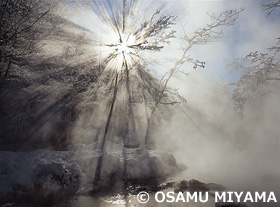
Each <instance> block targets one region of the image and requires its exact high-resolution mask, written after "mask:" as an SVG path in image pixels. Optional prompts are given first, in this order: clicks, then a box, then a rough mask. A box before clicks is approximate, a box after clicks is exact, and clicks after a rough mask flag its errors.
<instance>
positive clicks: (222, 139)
mask: <svg viewBox="0 0 280 207" xmlns="http://www.w3.org/2000/svg"><path fill="white" fill-rule="evenodd" d="M261 3H266V2H262V1H260V2H259V4H255V2H253V1H236V2H230V1H206V2H203V3H202V2H201V1H197V2H195V1H167V2H166V1H127V2H126V1H97V2H91V1H81V2H80V1H79V2H74V3H73V2H72V3H71V2H70V3H68V2H60V1H59V3H58V4H57V5H56V6H55V7H54V8H55V9H53V10H52V12H51V14H50V16H48V17H47V18H46V19H44V18H43V20H42V22H40V21H41V17H40V19H38V21H39V22H40V24H38V28H37V27H36V30H34V34H36V35H34V40H33V39H32V38H30V39H28V38H27V37H28V36H29V32H26V33H24V34H23V35H22V34H21V35H22V36H23V37H24V38H23V39H19V40H18V39H16V40H15V42H20V43H21V42H26V41H27V40H28V41H30V42H28V43H30V45H32V46H29V47H30V48H31V49H30V48H29V47H28V48H27V47H26V46H25V45H24V46H22V48H21V47H20V50H19V52H18V53H20V55H18V53H15V54H16V55H15V54H14V53H13V55H10V53H11V52H10V49H6V45H4V46H5V47H4V46H3V48H4V49H3V54H5V55H3V58H2V53H1V67H2V66H3V67H2V68H3V71H4V70H5V68H7V69H6V73H5V72H2V71H0V72H1V73H0V75H1V86H0V97H1V99H0V107H1V118H0V123H1V127H0V129H1V130H0V132H1V133H0V135H1V136H0V142H1V148H0V149H1V151H0V153H1V160H0V163H1V165H2V167H0V170H1V173H2V174H1V175H3V183H4V184H3V186H4V187H3V188H2V191H3V192H4V193H6V194H5V195H6V196H2V197H3V199H2V198H1V199H0V201H1V202H3V205H5V204H6V203H8V202H12V201H10V200H9V197H8V196H7V195H8V193H11V192H12V193H11V194H9V195H13V196H15V198H17V196H18V194H17V193H18V190H20V191H24V192H25V191H28V189H33V188H34V189H35V190H34V192H33V191H32V193H34V194H36V193H38V195H37V194H36V195H37V196H38V198H42V201H43V202H44V199H46V200H48V198H49V197H51V198H53V196H54V195H55V194H56V192H58V189H63V190H64V191H63V192H66V193H65V194H62V195H59V196H58V197H59V198H60V199H61V200H62V202H66V201H65V198H66V197H67V196H68V195H69V197H71V198H74V197H75V198H77V200H76V201H74V199H72V200H71V201H68V202H69V205H70V204H71V205H73V206H77V205H82V206H86V205H92V204H94V205H100V206H106V205H107V204H105V203H106V202H105V203H104V197H107V196H109V197H110V196H112V197H114V196H115V194H114V193H119V194H123V197H124V198H122V201H125V202H128V200H129V199H131V198H132V197H135V195H136V193H138V191H139V190H141V189H144V190H145V189H148V190H151V189H156V190H158V189H164V188H163V187H162V186H165V185H166V186H168V182H169V181H170V182H173V183H172V188H174V189H176V186H178V185H179V184H178V183H180V182H182V181H186V182H188V181H190V180H192V179H195V180H197V181H199V182H202V183H203V184H205V185H207V184H209V183H214V185H217V186H219V185H222V186H225V187H226V188H227V189H228V190H238V191H246V190H249V191H275V193H277V195H278V194H279V193H280V192H279V189H278V188H277V187H278V186H279V184H280V183H279V182H280V166H279V161H280V150H279V148H280V132H279V121H280V112H279V109H278V105H279V103H280V94H279V87H280V85H279V83H278V82H279V78H278V77H279V41H278V42H277V39H275V38H276V37H277V35H278V34H279V32H280V30H279V28H278V24H279V17H278V16H277V14H274V13H272V14H271V15H270V16H267V14H266V10H262V9H261V8H262V7H261ZM143 14H145V15H143ZM36 21H37V20H36ZM260 23H261V24H262V25H263V28H264V29H260V26H259V24H260ZM35 25H36V24H35ZM50 25H51V26H52V27H51V26H50ZM36 26H37V25H36ZM50 28H51V29H50ZM16 31H17V30H16ZM37 31H40V32H37ZM45 32H46V33H47V35H45ZM7 34H9V33H7ZM25 36H26V37H25ZM35 37H36V38H35ZM1 38H2V37H1ZM4 38H5V37H4V36H3V38H2V39H4ZM11 38H13V36H11ZM4 40H5V39H4ZM4 40H3V42H4ZM5 41H6V40H5ZM7 42H8V41H7ZM275 42H276V43H275ZM9 44H10V42H9ZM7 45H8V43H7ZM18 45H20V44H16V46H15V45H13V44H11V45H8V46H7V48H13V50H15V51H17V50H18V48H17V47H18ZM1 47H2V46H1ZM269 47H272V49H267V48H269ZM28 49H30V51H28V52H27V54H26V55H23V52H22V51H24V50H28ZM255 51H261V52H260V53H257V52H256V53H254V52H255ZM262 51H263V52H262ZM1 52H2V49H1ZM251 52H253V55H252V56H250V55H248V54H250V53H251ZM14 56H15V57H16V58H14ZM11 57H13V58H11ZM9 58H10V59H9ZM242 58H243V59H242ZM250 58H260V59H258V61H259V60H260V61H263V62H262V63H261V64H259V65H257V66H256V64H257V63H258V62H257V61H255V59H250ZM262 58H263V59H262ZM266 58H267V59H266ZM242 61H243V62H242ZM233 62H234V63H236V64H235V65H234V66H233V67H235V68H232V69H233V70H234V71H233V72H232V73H230V68H229V66H228V65H229V64H231V63H233ZM244 62H245V64H244ZM238 63H240V64H238ZM10 65H12V66H11V70H10ZM263 65H264V66H263ZM262 67H263V68H264V69H266V70H260V71H261V72H259V71H257V72H255V71H254V70H253V69H256V68H257V69H258V68H261V69H262ZM1 70H2V69H1ZM250 70H252V71H250ZM244 71H245V72H244ZM246 71H249V72H248V74H249V75H248V74H246ZM262 71H268V72H267V73H265V72H262ZM8 72H9V73H8ZM7 74H8V75H7ZM246 75H247V76H246ZM254 75H255V76H254ZM242 78H244V79H242ZM246 78H247V79H246ZM250 78H251V79H250ZM244 80H245V81H244ZM242 84H244V85H242ZM251 86H252V88H250V87H251ZM246 87H247V88H246ZM242 90H244V91H242ZM236 94H237V95H239V96H236ZM236 97H237V98H236ZM238 101H239V102H238ZM238 104H239V105H238ZM21 157H23V158H24V159H22V160H21V159H20V158H21ZM6 160H7V162H6ZM17 160H19V161H17ZM22 166H28V167H26V169H24V170H23V171H22V172H20V170H19V169H22V168H23V167H22ZM27 168H28V170H27ZM10 175H12V176H10ZM20 175H21V176H20ZM22 178H24V179H22ZM18 183H20V184H19V185H17V184H18ZM33 184H34V185H33ZM169 184H170V183H169ZM11 186H23V187H18V188H13V187H11ZM24 186H28V187H24ZM151 186H152V187H151ZM219 187H221V186H219ZM36 188H38V189H39V190H38V192H36ZM134 188H135V189H136V190H135V189H134ZM10 189H12V190H10ZM22 189H24V190H22ZM137 189H138V191H137ZM164 190H165V189H164ZM2 191H0V193H1V192H2ZM10 191H11V192H10ZM99 191H100V192H99ZM151 191H152V190H151ZM153 191H155V190H153ZM3 192H2V194H3V195H4V193H3ZM40 192H43V197H40V196H41V195H39V194H40ZM68 193H69V194H68ZM2 194H0V195H2ZM44 195H48V196H49V197H48V196H44ZM114 198H116V197H114ZM21 199H22V198H21V197H20V198H19V202H21ZM102 199H103V200H102ZM110 199H111V198H109V200H110ZM15 200H16V199H15ZM22 200H24V201H25V202H26V200H27V202H29V200H30V197H28V196H27V198H25V197H24V199H22ZM31 200H32V199H31ZM39 200H40V199H39ZM49 200H51V199H49ZM54 200H55V202H56V201H57V200H59V199H57V200H56V199H54ZM17 202H18V200H17ZM34 202H35V201H34ZM43 202H42V203H43ZM55 202H54V203H55ZM71 202H72V203H71ZM75 202H76V203H75ZM35 203H36V202H35ZM126 204H127V203H125V205H126ZM1 205H2V203H1ZM120 205H121V204H120ZM155 205H156V204H155ZM157 205H158V204H157ZM207 205H208V206H209V204H205V206H207ZM211 205H212V204H211Z"/></svg>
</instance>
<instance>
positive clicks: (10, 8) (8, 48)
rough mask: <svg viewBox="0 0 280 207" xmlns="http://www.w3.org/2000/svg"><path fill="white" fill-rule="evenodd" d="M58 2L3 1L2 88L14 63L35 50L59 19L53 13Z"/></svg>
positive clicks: (0, 12)
mask: <svg viewBox="0 0 280 207" xmlns="http://www.w3.org/2000/svg"><path fill="white" fill-rule="evenodd" d="M59 3H60V1H59V0H54V1H53V0H48V1H44V0H30V1H24V0H3V1H0V63H1V65H0V67H1V68H0V79H1V80H0V91H1V89H2V87H3V84H4V81H5V80H6V78H7V76H8V74H9V70H10V69H11V65H12V63H17V62H19V61H20V60H21V59H22V58H24V57H26V55H28V54H30V53H32V52H33V51H34V45H35V44H36V43H37V42H38V41H39V39H42V38H44V37H46V36H47V35H48V34H49V33H50V32H51V31H52V29H53V28H54V26H55V25H57V24H58V23H59V22H60V21H58V19H56V20H55V17H54V15H53V13H52V11H53V10H54V9H55V8H56V7H57V6H58V4H59Z"/></svg>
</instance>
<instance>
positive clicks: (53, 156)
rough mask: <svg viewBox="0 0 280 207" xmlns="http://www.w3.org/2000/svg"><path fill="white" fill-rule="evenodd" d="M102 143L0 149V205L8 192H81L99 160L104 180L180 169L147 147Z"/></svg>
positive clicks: (168, 157) (170, 158)
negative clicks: (64, 147) (53, 148)
mask: <svg viewBox="0 0 280 207" xmlns="http://www.w3.org/2000/svg"><path fill="white" fill-rule="evenodd" d="M101 146H102V143H101V142H95V143H92V144H89V145H85V144H76V145H71V146H69V147H68V150H67V151H51V150H46V149H41V150H34V151H29V152H10V151H9V152H8V151H0V166H1V167H0V198H1V199H0V204H1V203H3V202H11V201H8V200H6V201H5V198H6V197H9V196H10V195H13V196H16V197H17V196H20V195H23V194H25V193H28V192H29V191H30V190H36V189H40V190H44V191H48V190H51V191H59V190H61V189H67V190H69V189H70V190H73V191H74V192H82V191H83V189H86V188H88V186H90V185H91V186H92V181H93V179H94V175H95V169H96V166H97V163H98V162H99V161H100V160H102V168H101V177H100V179H101V180H103V181H105V182H106V181H107V180H108V179H110V177H112V176H117V177H119V178H120V179H123V178H124V176H125V178H126V179H135V180H138V181H139V180H145V179H150V178H167V177H169V176H171V175H172V174H174V173H176V172H178V171H179V170H180V168H179V167H178V165H177V163H176V160H175V158H174V157H173V155H172V154H170V153H166V152H160V151H154V150H147V149H146V148H145V147H144V146H142V145H141V146H140V147H139V148H124V147H123V145H122V144H113V143H109V142H107V143H105V146H104V150H102V147H101ZM101 156H102V159H100V158H101ZM124 171H125V172H126V173H125V174H124V173H123V172H124Z"/></svg>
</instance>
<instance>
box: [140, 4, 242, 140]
mask: <svg viewBox="0 0 280 207" xmlns="http://www.w3.org/2000/svg"><path fill="white" fill-rule="evenodd" d="M243 10H244V8H241V9H240V10H228V11H225V12H223V13H221V14H219V15H216V14H210V15H209V16H210V18H211V22H210V23H207V24H205V26H203V27H201V28H198V29H196V30H195V31H194V33H193V34H192V35H190V36H188V35H187V34H186V32H185V26H184V28H183V29H184V37H183V42H184V43H183V46H182V55H181V57H180V59H178V60H177V61H176V62H175V64H174V66H173V67H172V68H170V70H169V74H168V75H167V78H166V79H163V80H162V81H161V86H160V90H159V94H157V96H156V98H155V101H154V103H153V105H152V109H151V115H150V117H149V118H148V127H147V131H146V136H145V143H147V139H148V135H149V130H150V124H151V120H152V118H153V114H154V112H155V111H156V109H157V108H158V106H159V105H160V104H171V105H173V104H174V103H178V102H174V101H171V102H167V103H166V102H164V103H163V102H162V99H163V98H164V97H166V94H168V93H169V94H172V93H173V94H174V90H172V89H170V88H169V89H168V82H169V80H170V79H171V78H172V77H173V75H174V74H175V73H177V72H179V71H180V69H181V68H182V66H183V65H184V64H185V63H191V64H192V65H193V68H194V69H196V68H197V67H203V68H204V67H205V62H203V61H200V60H197V59H194V58H193V57H191V55H190V54H189V50H190V49H191V48H193V47H194V46H197V45H204V44H207V43H209V42H212V41H213V40H215V39H218V38H222V37H223V30H222V29H220V28H221V27H223V26H232V25H234V23H235V21H236V20H237V19H238V17H239V14H240V12H242V11H243ZM183 100H184V99H183Z"/></svg>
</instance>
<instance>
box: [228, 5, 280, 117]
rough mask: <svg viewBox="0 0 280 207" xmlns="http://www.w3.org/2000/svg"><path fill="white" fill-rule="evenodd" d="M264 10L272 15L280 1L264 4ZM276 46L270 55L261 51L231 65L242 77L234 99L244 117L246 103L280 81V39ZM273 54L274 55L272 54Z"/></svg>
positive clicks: (239, 59)
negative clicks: (262, 89) (264, 88)
mask: <svg viewBox="0 0 280 207" xmlns="http://www.w3.org/2000/svg"><path fill="white" fill-rule="evenodd" d="M261 7H262V9H263V10H264V11H268V14H267V15H270V14H271V13H272V12H273V11H274V10H275V9H276V8H278V7H280V1H277V2H273V3H269V4H262V5H261ZM277 40H278V41H277V42H276V44H275V45H274V46H272V47H270V48H268V50H269V51H270V55H269V54H267V53H261V52H259V51H256V52H251V53H249V54H248V55H247V56H246V57H244V58H236V59H234V61H233V63H231V64H230V65H229V67H230V68H231V71H236V70H240V71H241V77H240V78H239V80H238V81H236V82H235V83H234V84H232V86H233V94H232V99H233V103H234V110H235V111H236V112H237V113H238V114H239V115H240V116H241V117H243V112H244V106H245V104H246V102H247V101H248V100H250V99H252V98H254V97H255V96H256V94H257V92H260V89H261V88H263V87H266V90H265V91H263V92H261V93H266V92H267V91H268V90H269V86H270V85H271V84H273V82H274V81H280V62H279V60H280V59H279V52H280V47H279V45H280V38H277ZM271 53H272V54H271Z"/></svg>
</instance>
